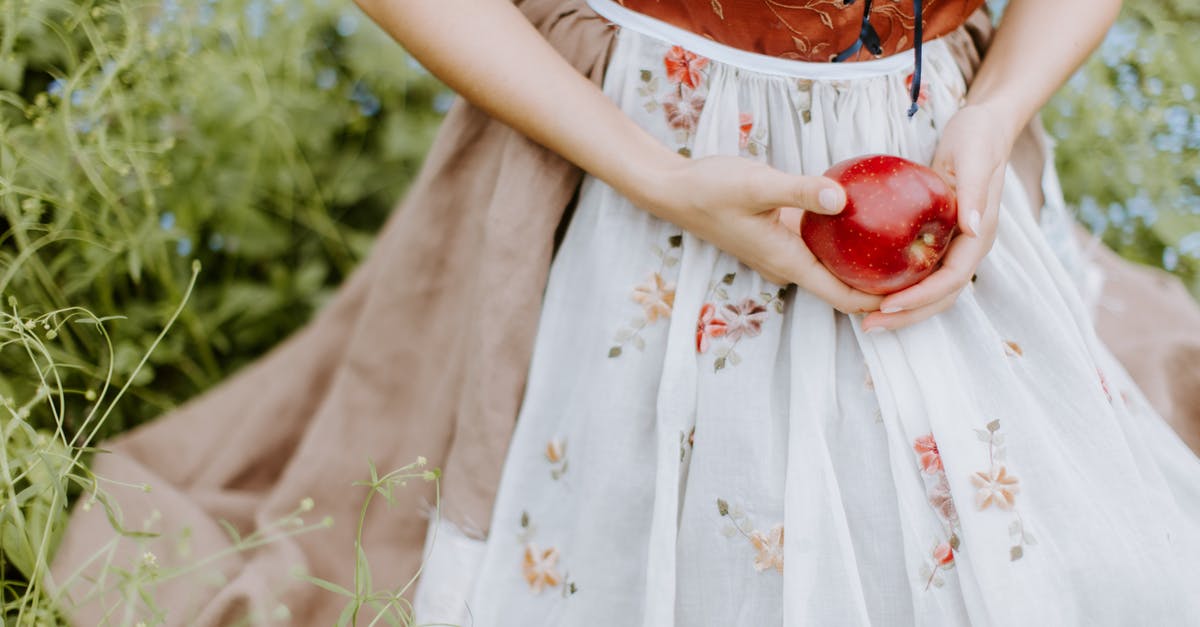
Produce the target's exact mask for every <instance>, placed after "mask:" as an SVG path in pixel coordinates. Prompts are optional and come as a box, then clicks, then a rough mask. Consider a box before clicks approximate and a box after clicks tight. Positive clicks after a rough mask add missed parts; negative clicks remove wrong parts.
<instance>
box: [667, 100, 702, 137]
mask: <svg viewBox="0 0 1200 627" xmlns="http://www.w3.org/2000/svg"><path fill="white" fill-rule="evenodd" d="M662 106H663V113H665V114H666V115H667V124H669V125H670V126H671V128H674V129H678V130H681V131H687V132H689V133H691V132H694V131H695V130H696V124H697V123H699V122H700V112H701V111H703V110H704V96H699V95H696V94H695V93H692V92H688V93H687V94H679V93H676V92H671V93H669V94H667V96H666V98H664V99H663V103H662Z"/></svg>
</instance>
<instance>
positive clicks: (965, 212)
mask: <svg viewBox="0 0 1200 627" xmlns="http://www.w3.org/2000/svg"><path fill="white" fill-rule="evenodd" d="M1003 119H1004V116H1003V112H999V111H993V110H991V109H989V108H988V107H987V106H986V105H984V104H973V105H967V106H965V107H963V108H962V109H960V110H959V111H958V113H956V114H955V115H954V117H952V118H951V119H950V121H949V122H948V123H947V124H946V128H945V130H944V131H943V132H942V137H941V140H940V141H939V143H938V147H937V151H936V152H935V154H934V158H933V164H932V167H933V169H934V170H936V171H937V172H938V173H939V174H941V175H942V176H944V177H945V178H946V180H947V181H948V182H949V183H950V185H951V186H952V187H953V188H954V190H955V194H956V195H957V197H958V227H959V229H960V230H961V231H962V233H960V234H959V235H958V236H956V237H955V238H954V239H953V240H952V241H951V242H950V249H949V250H948V251H947V252H946V256H945V257H944V258H943V259H942V265H941V267H940V268H938V269H937V270H936V271H934V273H933V274H931V275H929V276H928V277H926V278H925V279H924V280H922V281H921V282H920V283H917V284H916V285H914V286H912V287H909V288H907V289H905V290H902V291H900V292H896V293H895V294H890V295H888V296H887V297H886V298H884V299H883V301H882V302H881V303H880V310H879V311H877V312H873V313H871V314H869V315H867V316H866V318H865V319H864V320H863V329H864V330H866V331H870V330H872V329H898V328H900V327H905V326H908V325H910V324H914V323H917V322H920V321H921V320H924V319H926V318H929V317H931V316H933V315H935V314H939V313H941V312H943V311H945V310H947V309H949V308H950V307H951V306H952V305H953V304H954V302H955V300H957V299H958V295H959V293H960V292H961V291H962V290H963V289H964V288H966V287H967V286H968V285H970V284H971V279H972V277H974V276H975V269H976V268H977V267H979V263H980V262H981V261H983V258H984V256H985V255H987V253H988V251H989V250H991V248H992V243H993V242H994V241H995V240H996V225H997V223H998V222H999V217H1000V191H1001V189H1003V187H1004V172H1005V169H1006V168H1007V166H1008V156H1009V153H1010V152H1011V151H1012V144H1013V141H1014V139H1015V132H1010V131H1009V130H1008V125H1006V124H1004V123H1003V121H1002V120H1003Z"/></svg>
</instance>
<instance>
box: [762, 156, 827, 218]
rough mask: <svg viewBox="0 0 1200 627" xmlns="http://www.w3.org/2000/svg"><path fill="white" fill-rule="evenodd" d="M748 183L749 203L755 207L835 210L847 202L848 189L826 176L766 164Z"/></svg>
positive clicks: (825, 212)
mask: <svg viewBox="0 0 1200 627" xmlns="http://www.w3.org/2000/svg"><path fill="white" fill-rule="evenodd" d="M745 185H746V188H745V190H744V193H745V197H746V198H747V199H748V203H746V204H748V205H750V206H751V207H752V208H753V209H754V210H755V211H768V210H771V209H776V208H778V207H794V208H796V209H803V210H804V211H812V212H813V213H824V214H835V213H840V212H841V211H842V208H843V207H845V205H846V191H845V190H843V189H842V186H841V185H838V183H837V182H836V181H834V180H833V179H830V178H826V177H824V176H798V175H795V174H788V173H786V172H782V171H780V170H776V169H775V168H772V167H769V166H765V165H764V166H762V167H761V168H756V169H755V170H754V171H753V172H752V173H751V174H750V175H749V176H746V177H745Z"/></svg>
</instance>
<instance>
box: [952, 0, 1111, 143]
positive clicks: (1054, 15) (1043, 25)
mask: <svg viewBox="0 0 1200 627" xmlns="http://www.w3.org/2000/svg"><path fill="white" fill-rule="evenodd" d="M1120 9H1121V0H1057V1H1055V2H1046V1H1045V0H1012V1H1011V2H1009V3H1008V8H1007V9H1006V10H1005V13H1004V20H1003V22H1002V23H1001V24H1000V27H999V28H998V29H997V30H996V35H995V38H994V39H993V40H992V45H991V47H990V48H989V49H988V53H987V55H986V56H985V57H984V60H983V66H982V67H980V68H979V74H978V75H977V76H976V77H975V81H974V82H973V83H972V84H971V89H970V91H969V92H968V93H967V104H980V105H986V106H988V107H989V108H991V109H993V110H994V111H997V112H999V113H1000V115H999V116H998V119H997V121H1000V122H1003V123H1005V124H1006V126H1007V134H1008V135H1009V136H1010V137H1016V136H1017V134H1019V133H1020V131H1021V129H1022V128H1024V127H1025V125H1026V124H1028V123H1029V120H1031V119H1032V118H1033V116H1034V114H1036V113H1037V112H1038V110H1039V109H1041V108H1042V106H1043V105H1045V104H1046V101H1048V100H1049V99H1050V96H1052V95H1054V92H1055V91H1057V90H1058V88H1059V87H1061V86H1062V84H1063V83H1064V82H1066V80H1067V78H1069V77H1070V76H1071V74H1072V73H1073V72H1074V71H1075V70H1076V69H1077V68H1078V67H1079V66H1080V65H1081V64H1082V63H1083V62H1084V60H1086V59H1087V57H1088V55H1090V54H1091V53H1092V51H1093V50H1095V49H1096V46H1098V45H1100V42H1101V41H1102V40H1103V39H1104V35H1105V33H1107V32H1108V29H1109V28H1111V27H1112V25H1113V22H1114V21H1115V20H1116V19H1117V13H1118V12H1119V11H1120Z"/></svg>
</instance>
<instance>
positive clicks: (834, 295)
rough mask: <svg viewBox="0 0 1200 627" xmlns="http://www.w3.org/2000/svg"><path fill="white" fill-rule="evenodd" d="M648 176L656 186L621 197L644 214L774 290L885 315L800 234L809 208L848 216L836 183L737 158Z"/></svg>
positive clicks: (706, 160) (677, 165) (679, 162)
mask: <svg viewBox="0 0 1200 627" xmlns="http://www.w3.org/2000/svg"><path fill="white" fill-rule="evenodd" d="M649 172H651V173H652V174H651V176H650V178H651V179H652V180H647V181H645V182H639V183H637V184H635V185H632V186H630V188H629V189H625V190H621V191H622V192H623V193H625V194H626V195H627V196H628V197H629V198H630V199H631V200H633V202H634V203H635V204H637V205H638V206H639V207H642V208H643V209H645V210H647V211H649V212H650V213H653V214H654V215H656V216H658V217H660V218H663V219H664V220H667V221H669V222H672V223H674V224H676V225H678V226H680V227H681V228H683V229H686V230H687V231H688V232H690V233H692V234H693V235H695V236H697V237H699V238H701V239H703V240H705V241H708V242H709V243H711V244H713V245H714V246H716V247H717V248H720V249H721V250H723V251H725V252H727V253H729V254H730V255H733V256H734V257H736V258H737V259H738V260H740V261H741V262H742V263H744V264H746V265H747V266H749V267H750V268H752V269H754V270H755V271H757V272H758V273H759V274H761V275H762V276H763V278H764V279H766V280H768V281H771V282H772V283H777V284H779V285H787V284H788V283H795V284H797V285H799V286H800V287H802V288H804V289H805V290H808V291H809V292H811V293H812V294H814V295H816V296H817V297H818V298H820V299H821V300H824V301H825V302H827V303H829V304H830V305H832V306H833V307H834V308H836V309H837V310H839V311H842V312H844V313H861V312H867V311H875V310H877V309H878V308H879V302H880V300H881V297H879V296H874V295H871V294H866V293H864V292H860V291H858V290H855V289H852V288H851V287H849V286H847V285H846V284H845V283H842V282H841V281H840V280H838V279H837V278H836V277H834V276H833V275H832V274H830V273H829V271H828V270H826V269H825V266H823V265H821V263H820V262H819V261H817V259H816V257H814V256H813V254H812V253H811V252H809V250H808V247H807V246H805V245H804V240H803V239H801V238H800V236H799V234H798V233H799V225H800V216H801V215H802V214H803V211H804V210H805V209H806V210H809V211H814V212H817V213H826V214H834V213H838V212H840V211H841V210H842V208H843V206H844V205H845V204H846V193H845V191H843V190H842V188H841V186H839V185H838V184H837V183H836V182H834V181H832V180H830V179H827V178H825V177H822V176H798V175H793V174H787V173H784V172H781V171H779V170H776V169H774V168H772V167H770V166H767V165H765V164H763V163H760V162H757V161H753V160H750V159H744V158H741V157H732V156H710V157H703V158H698V159H685V158H678V159H675V160H672V161H671V162H670V163H669V164H668V165H667V166H666V167H664V168H661V169H654V170H649ZM801 208H804V209H801Z"/></svg>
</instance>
